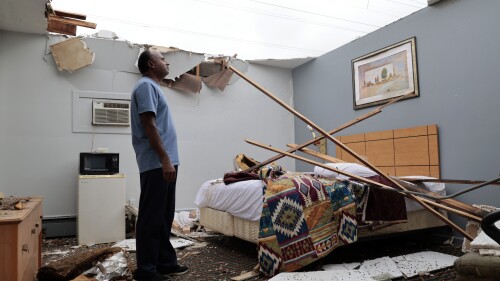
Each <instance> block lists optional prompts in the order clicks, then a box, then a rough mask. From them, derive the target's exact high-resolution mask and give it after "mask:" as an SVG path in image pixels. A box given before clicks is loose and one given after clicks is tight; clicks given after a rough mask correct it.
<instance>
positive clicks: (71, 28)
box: [47, 19, 76, 36]
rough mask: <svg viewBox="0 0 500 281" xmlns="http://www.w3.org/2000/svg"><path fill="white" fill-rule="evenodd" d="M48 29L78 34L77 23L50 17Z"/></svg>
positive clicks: (49, 30) (61, 32)
mask: <svg viewBox="0 0 500 281" xmlns="http://www.w3.org/2000/svg"><path fill="white" fill-rule="evenodd" d="M47 31H48V32H55V33H60V34H66V35H73V36H76V25H72V24H68V23H64V22H59V21H54V20H51V19H49V20H48V21H47Z"/></svg>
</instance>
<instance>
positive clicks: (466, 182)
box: [402, 178, 500, 185]
mask: <svg viewBox="0 0 500 281" xmlns="http://www.w3.org/2000/svg"><path fill="white" fill-rule="evenodd" d="M402 179H403V180H405V181H409V182H442V183H452V184H481V183H485V182H486V181H478V180H453V179H412V178H402ZM490 184H491V185H500V182H492V183H490Z"/></svg>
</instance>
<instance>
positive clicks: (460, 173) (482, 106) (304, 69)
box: [293, 0, 500, 225]
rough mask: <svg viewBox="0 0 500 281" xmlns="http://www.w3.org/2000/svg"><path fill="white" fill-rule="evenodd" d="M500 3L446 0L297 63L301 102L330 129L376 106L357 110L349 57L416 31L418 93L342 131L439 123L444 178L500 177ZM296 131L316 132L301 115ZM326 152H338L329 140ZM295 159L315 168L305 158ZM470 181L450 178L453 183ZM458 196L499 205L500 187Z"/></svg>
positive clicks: (304, 135)
mask: <svg viewBox="0 0 500 281" xmlns="http://www.w3.org/2000/svg"><path fill="white" fill-rule="evenodd" d="M499 11H500V1H497V0H483V1H470V0H447V1H441V2H439V3H438V4H436V5H433V6H429V7H427V8H424V9H423V10H421V11H419V12H416V13H414V14H412V15H410V16H408V17H406V18H404V19H401V20H399V21H397V22H395V23H393V24H390V25H388V26H386V27H383V28H381V29H379V30H377V31H375V32H373V33H371V34H368V35H366V36H364V37H362V38H359V39H357V40H355V41H353V42H351V43H349V44H347V45H344V46H342V47H341V48H338V49H336V50H333V51H331V52H329V53H327V54H325V55H323V56H321V57H319V58H317V59H316V60H314V61H312V62H310V63H308V64H305V65H303V66H300V67H298V68H296V69H295V70H294V72H293V79H294V98H295V105H296V108H297V109H298V110H299V112H301V113H302V114H304V115H305V116H307V117H308V118H310V119H311V120H312V121H314V122H316V123H317V124H318V125H319V126H320V127H322V128H323V129H325V130H327V131H329V130H332V129H333V128H336V127H338V126H339V125H341V124H343V123H345V122H347V121H348V120H351V119H354V118H356V117H358V116H360V115H362V114H365V113H367V112H369V111H370V110H373V109H374V107H371V108H365V109H362V110H353V98H352V96H353V94H352V93H353V89H352V75H351V60H352V59H355V58H358V57H360V56H363V55H365V54H368V53H370V52H373V51H375V50H378V49H381V48H384V47H386V46H389V45H392V44H394V43H397V42H400V41H402V40H405V39H407V38H410V37H413V36H415V37H416V51H417V66H418V77H419V86H420V97H418V98H413V99H408V100H404V101H401V102H398V103H396V104H394V105H391V106H389V107H387V108H386V109H384V111H383V112H382V113H380V114H378V115H376V116H374V117H372V118H371V119H368V120H366V121H363V122H362V123H360V124H358V125H355V126H354V127H352V128H350V129H348V130H345V131H343V132H342V134H354V133H359V132H370V131H378V130H389V129H395V128H407V127H413V126H420V125H426V124H434V123H435V124H437V125H438V127H439V138H440V139H439V145H440V160H441V177H442V178H450V179H484V180H486V179H492V178H495V177H497V176H498V174H499V172H500V153H499V151H500V149H499V148H498V145H499V143H500V110H499V108H498V107H499V105H500V92H499V86H500V83H499V81H500V78H499V75H500V55H499V52H500V37H499V36H498V35H499V34H500V33H499V28H500V17H499V16H498V12H499ZM295 133H296V135H295V138H296V142H297V143H303V142H305V141H306V140H308V139H309V138H310V133H309V132H308V131H307V128H306V126H305V125H304V123H303V122H302V121H300V120H296V122H295ZM328 152H329V154H331V155H334V154H335V145H334V144H332V143H331V142H329V143H328ZM296 167H297V170H303V171H308V170H310V169H311V166H309V165H307V164H304V163H300V162H297V164H296ZM466 187H468V186H464V185H451V184H448V185H447V191H448V193H455V192H457V191H460V190H462V189H464V188H466ZM457 199H459V200H462V201H465V202H468V203H474V204H486V205H492V206H496V207H500V189H499V188H498V186H489V187H483V188H482V189H480V190H478V191H473V192H471V193H467V194H465V195H464V196H460V197H458V198H457ZM452 217H453V219H454V220H456V221H457V222H458V223H460V224H462V225H463V224H464V220H462V219H460V218H457V217H455V216H452Z"/></svg>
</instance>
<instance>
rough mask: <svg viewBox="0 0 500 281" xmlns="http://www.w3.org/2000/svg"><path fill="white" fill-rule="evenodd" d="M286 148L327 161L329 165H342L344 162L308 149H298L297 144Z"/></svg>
mask: <svg viewBox="0 0 500 281" xmlns="http://www.w3.org/2000/svg"><path fill="white" fill-rule="evenodd" d="M286 146H288V147H290V148H294V149H298V150H300V151H301V152H304V153H306V154H309V155H311V156H314V157H317V158H319V159H323V160H325V161H328V162H331V163H342V162H345V161H343V160H340V159H338V158H335V157H333V156H330V155H327V154H323V153H320V152H317V151H314V150H312V149H309V148H306V147H304V148H299V147H300V146H299V145H297V144H287V145H286Z"/></svg>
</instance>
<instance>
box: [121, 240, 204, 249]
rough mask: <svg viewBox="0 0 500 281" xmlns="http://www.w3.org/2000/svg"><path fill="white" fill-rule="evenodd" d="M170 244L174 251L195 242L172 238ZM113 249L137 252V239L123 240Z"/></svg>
mask: <svg viewBox="0 0 500 281" xmlns="http://www.w3.org/2000/svg"><path fill="white" fill-rule="evenodd" d="M170 243H172V246H173V247H174V249H179V248H185V247H188V246H192V245H194V244H195V243H194V242H193V241H189V240H186V239H182V238H170ZM113 247H120V248H122V249H125V250H127V251H129V252H135V251H136V247H135V238H133V239H125V240H122V241H120V242H118V243H116V244H114V245H113Z"/></svg>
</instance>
